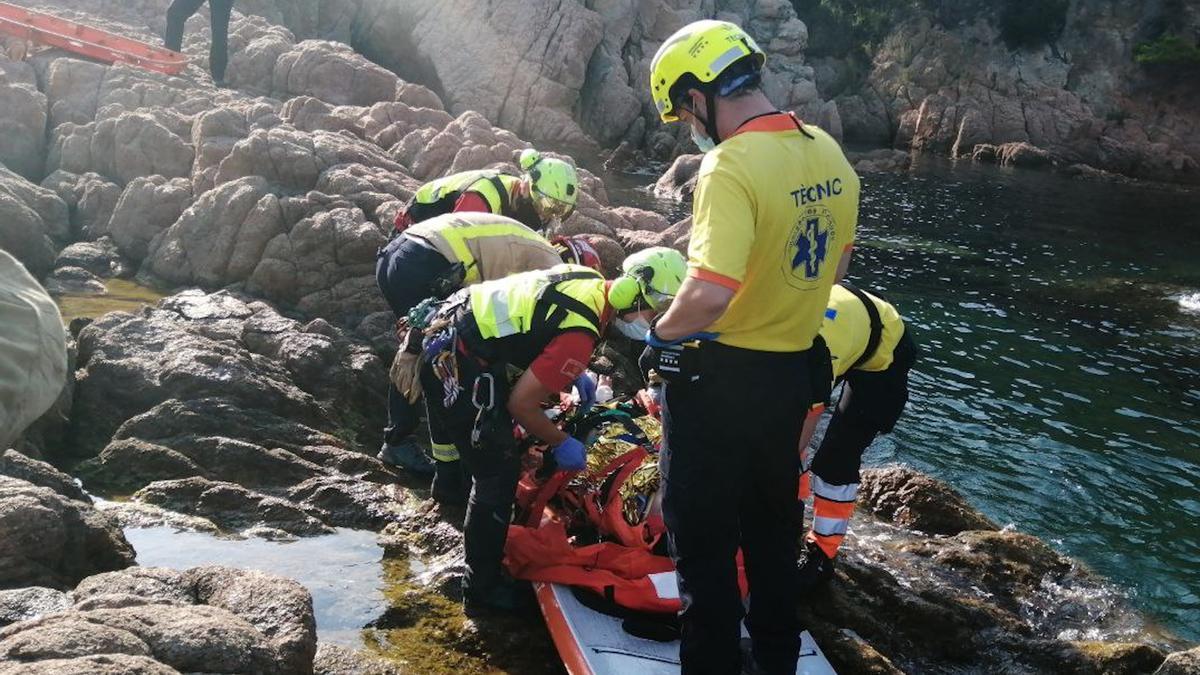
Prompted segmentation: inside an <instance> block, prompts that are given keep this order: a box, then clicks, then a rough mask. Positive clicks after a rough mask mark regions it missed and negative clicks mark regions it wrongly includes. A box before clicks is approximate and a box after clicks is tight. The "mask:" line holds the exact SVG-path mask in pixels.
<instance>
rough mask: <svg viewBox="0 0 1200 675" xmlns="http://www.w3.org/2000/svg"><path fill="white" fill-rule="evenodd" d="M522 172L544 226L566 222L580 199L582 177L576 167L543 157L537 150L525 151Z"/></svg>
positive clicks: (521, 160)
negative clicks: (544, 223)
mask: <svg viewBox="0 0 1200 675" xmlns="http://www.w3.org/2000/svg"><path fill="white" fill-rule="evenodd" d="M520 163H521V170H522V171H524V172H525V175H526V176H527V180H528V181H529V193H530V197H531V198H532V199H533V207H534V209H535V210H536V211H537V213H538V217H539V218H541V219H542V221H543V222H546V221H550V220H553V219H555V218H559V219H565V218H566V217H567V216H569V215H571V212H572V211H574V210H575V202H576V201H578V199H579V176H578V175H577V174H576V173H575V167H573V166H571V165H570V164H569V163H567V162H564V161H562V160H561V159H555V158H553V157H542V153H540V152H538V151H537V150H534V149H533V148H526V149H525V150H522V151H521V159H520Z"/></svg>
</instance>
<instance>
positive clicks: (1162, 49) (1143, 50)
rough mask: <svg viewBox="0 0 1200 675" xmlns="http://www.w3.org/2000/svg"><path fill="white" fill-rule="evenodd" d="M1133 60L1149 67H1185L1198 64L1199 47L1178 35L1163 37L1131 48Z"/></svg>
mask: <svg viewBox="0 0 1200 675" xmlns="http://www.w3.org/2000/svg"><path fill="white" fill-rule="evenodd" d="M1133 60H1134V61H1137V62H1138V63H1140V64H1142V65H1144V66H1149V65H1186V64H1196V63H1200V47H1197V46H1196V45H1194V44H1191V43H1189V42H1187V41H1186V40H1184V39H1183V38H1181V37H1179V36H1178V35H1163V36H1162V37H1159V38H1158V39H1156V40H1152V41H1150V42H1144V43H1142V44H1140V45H1138V46H1136V47H1134V48H1133Z"/></svg>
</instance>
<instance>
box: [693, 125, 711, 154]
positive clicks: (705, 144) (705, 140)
mask: <svg viewBox="0 0 1200 675" xmlns="http://www.w3.org/2000/svg"><path fill="white" fill-rule="evenodd" d="M692 142H693V143H695V144H696V147H697V148H700V152H708V151H710V150H713V149H715V148H716V147H717V144H716V143H715V142H713V139H711V138H709V137H708V136H705V135H704V134H702V133H700V132H699V131H697V130H696V127H692Z"/></svg>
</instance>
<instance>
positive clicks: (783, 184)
mask: <svg viewBox="0 0 1200 675" xmlns="http://www.w3.org/2000/svg"><path fill="white" fill-rule="evenodd" d="M800 124H801V123H800V122H799V120H797V119H796V118H795V116H793V115H791V114H784V113H775V114H771V115H766V116H763V117H758V118H754V119H752V120H750V121H749V122H747V123H746V124H744V125H742V127H741V128H740V129H739V131H738V133H737V134H736V135H734V136H732V137H730V138H727V139H725V140H724V141H723V142H722V143H721V144H720V145H718V146H717V148H716V149H715V150H712V151H710V152H708V153H707V154H706V155H705V157H704V160H703V162H702V163H701V165H700V172H699V177H698V180H697V184H696V193H695V197H694V200H693V205H692V215H693V220H692V238H691V243H690V245H689V247H688V267H689V274H690V275H691V276H694V277H697V278H699V279H702V280H705V281H710V282H713V283H717V284H720V285H722V286H725V287H727V288H730V289H732V290H733V291H734V296H733V300H732V301H731V302H730V304H729V307H728V308H727V309H726V311H725V313H724V314H723V315H722V316H721V318H719V319H718V320H717V321H716V323H714V324H713V325H712V326H711V327H710V328H709V330H712V331H715V332H718V333H720V337H719V338H717V341H718V342H721V343H724V344H728V345H731V346H734V347H741V348H744V349H755V350H761V351H774V352H795V351H803V350H805V349H808V348H809V347H810V346H811V345H812V340H813V338H814V337H815V336H816V334H817V331H818V329H819V328H820V326H821V317H822V316H823V315H824V312H825V304H826V301H827V300H828V299H829V290H830V287H831V286H832V285H833V281H834V276H835V274H836V271H837V266H838V261H839V260H840V259H841V257H842V255H844V254H845V253H847V252H848V251H849V250H850V248H851V247H852V245H853V243H854V237H855V233H856V230H857V227H858V198H859V180H858V176H857V175H856V174H855V173H854V169H853V168H851V166H850V163H849V162H848V161H847V160H846V157H845V155H844V154H843V153H842V149H841V147H840V146H838V144H837V141H835V140H834V139H833V138H832V137H831V136H829V134H827V133H825V132H824V131H822V130H821V129H819V128H817V127H814V126H804V130H805V131H806V132H808V135H809V136H811V137H812V138H809V137H808V136H805V135H804V134H803V133H801V131H800Z"/></svg>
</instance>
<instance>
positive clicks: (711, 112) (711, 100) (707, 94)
mask: <svg viewBox="0 0 1200 675" xmlns="http://www.w3.org/2000/svg"><path fill="white" fill-rule="evenodd" d="M704 107H705V108H706V109H707V112H708V114H706V115H701V114H700V113H698V112H696V107H695V106H691V107H689V108H688V109H687V111H688V112H689V113H691V114H692V117H695V118H696V119H698V120H700V122H701V123H703V124H704V133H706V134H708V137H709V138H711V139H712V141H713V143H716V144H719V143H720V142H721V134H719V133H717V97H716V96H715V95H714V94H713V92H712V90H711V89H708V88H705V91H704Z"/></svg>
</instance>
